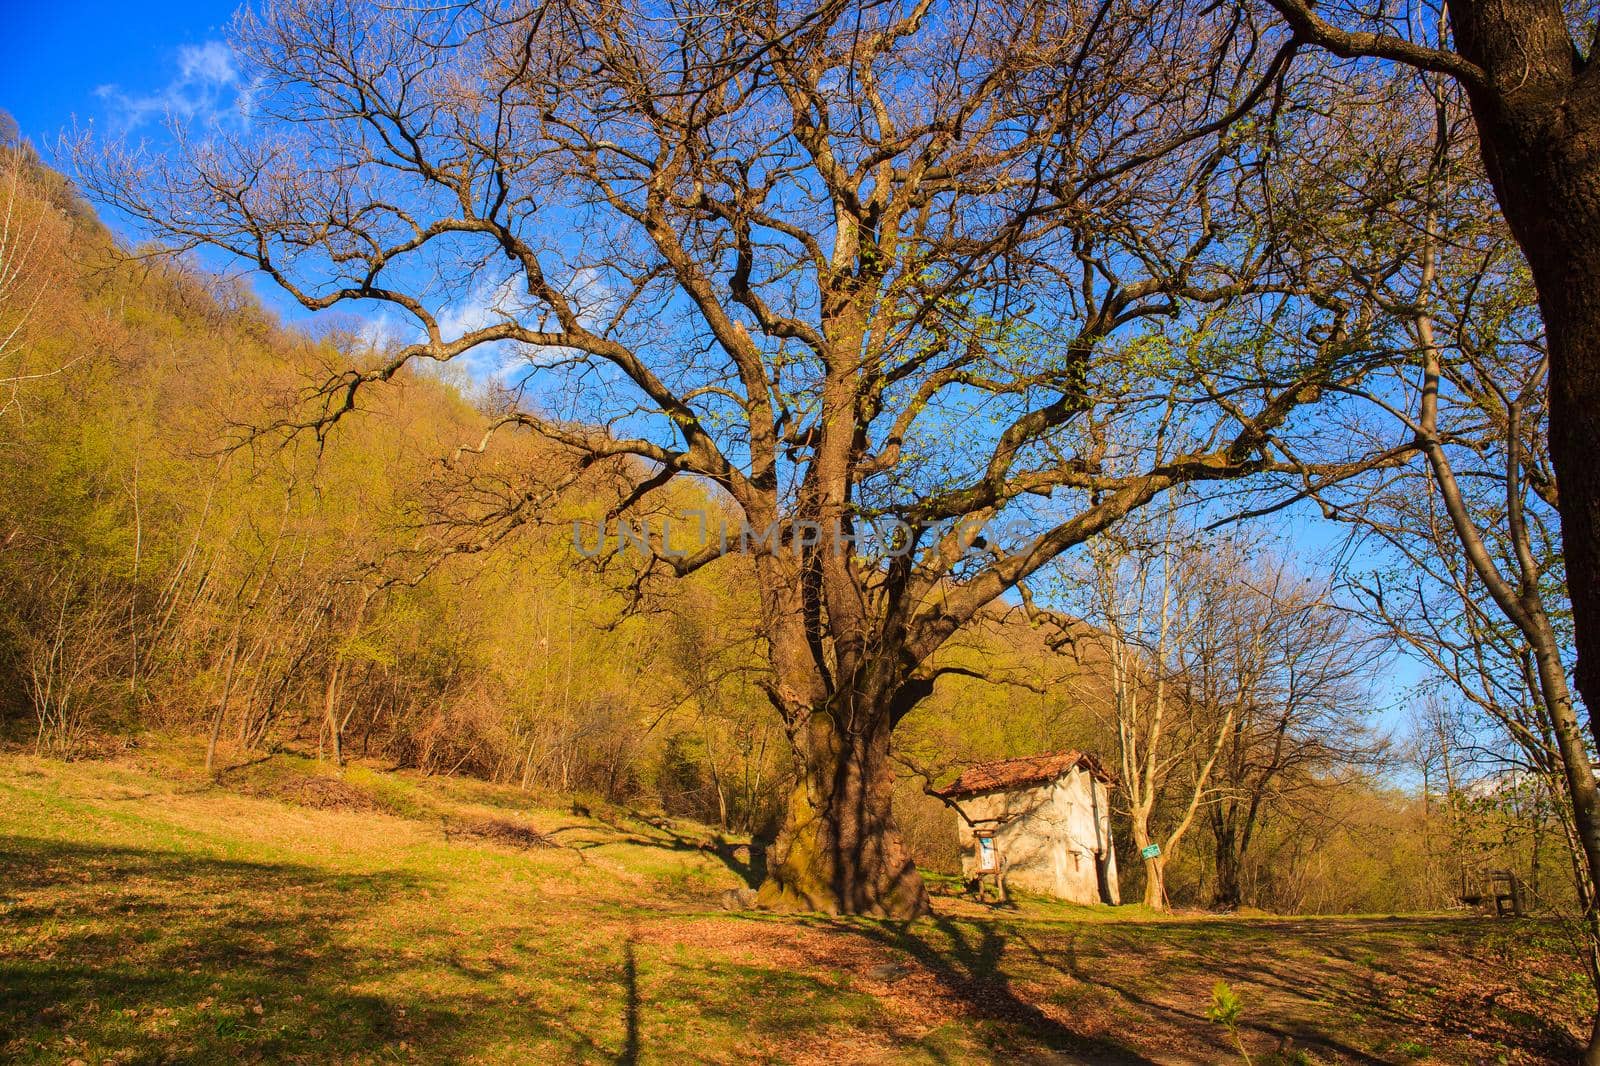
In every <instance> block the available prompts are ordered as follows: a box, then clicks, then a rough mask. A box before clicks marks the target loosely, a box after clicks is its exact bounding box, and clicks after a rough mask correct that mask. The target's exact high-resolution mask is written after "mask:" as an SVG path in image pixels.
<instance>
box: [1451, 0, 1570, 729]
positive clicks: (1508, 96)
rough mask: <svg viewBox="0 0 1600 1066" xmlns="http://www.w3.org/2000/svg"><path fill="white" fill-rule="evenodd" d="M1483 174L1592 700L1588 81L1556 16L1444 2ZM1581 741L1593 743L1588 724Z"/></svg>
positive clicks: (1528, 6)
mask: <svg viewBox="0 0 1600 1066" xmlns="http://www.w3.org/2000/svg"><path fill="white" fill-rule="evenodd" d="M1450 15H1451V24H1452V28H1453V29H1454V31H1455V36H1456V41H1457V47H1458V50H1459V51H1460V52H1461V54H1462V55H1464V56H1466V57H1467V58H1469V59H1471V60H1473V61H1474V62H1475V63H1477V64H1478V65H1479V66H1480V67H1482V68H1483V69H1484V70H1485V71H1486V72H1488V76H1487V79H1486V80H1485V81H1484V82H1483V83H1482V84H1478V85H1468V86H1467V92H1468V96H1469V98H1470V100H1471V104H1472V115H1473V119H1474V122H1475V124H1476V126H1477V128H1478V139H1479V144H1480V146H1481V150H1482V154H1483V163H1484V168H1485V170H1486V171H1487V172H1488V175H1489V180H1490V181H1491V182H1492V183H1493V185H1494V190H1495V196H1496V199H1498V200H1499V202H1500V206H1501V208H1502V209H1503V210H1504V212H1505V216H1506V222H1507V223H1508V224H1509V226H1510V227H1511V232H1512V235H1513V236H1514V237H1515V238H1516V240H1517V243H1518V245H1520V246H1521V248H1522V251H1523V254H1524V255H1526V256H1527V258H1528V265H1529V267H1530V269H1531V272H1532V274H1533V280H1534V286H1535V288H1536V289H1537V290H1538V294H1539V308H1540V311H1541V313H1542V315H1543V318H1544V325H1545V336H1546V340H1547V343H1548V345H1549V350H1550V458H1551V462H1552V464H1553V465H1554V466H1555V470H1556V478H1557V484H1558V486H1559V496H1558V502H1557V510H1559V511H1560V513H1561V534H1562V547H1563V553H1564V556H1565V560H1566V567H1567V587H1568V590H1569V593H1570V595H1571V598H1572V613H1573V620H1574V623H1575V626H1574V628H1575V630H1576V644H1577V651H1578V665H1577V672H1576V680H1577V687H1578V691H1579V692H1580V693H1582V694H1583V697H1584V702H1585V703H1586V704H1587V705H1588V706H1589V707H1594V706H1596V705H1597V703H1600V462H1596V461H1595V449H1596V445H1597V442H1600V79H1597V77H1596V75H1597V74H1600V71H1594V70H1588V69H1583V68H1580V67H1579V64H1580V62H1581V61H1580V59H1579V57H1578V56H1577V55H1576V54H1575V52H1574V50H1573V47H1572V43H1571V40H1570V37H1569V36H1568V33H1567V27H1566V23H1565V20H1564V19H1563V18H1562V17H1561V12H1560V9H1559V7H1557V8H1555V9H1554V10H1553V11H1551V10H1549V9H1548V8H1547V7H1546V5H1545V4H1543V3H1540V2H1538V0H1530V2H1525V3H1518V4H1507V5H1499V4H1494V5H1490V4H1483V3H1476V2H1471V3H1469V2H1462V0H1458V2H1456V3H1453V4H1451V5H1450ZM1589 729H1590V732H1591V735H1592V736H1593V737H1594V738H1595V739H1596V741H1597V742H1600V729H1597V727H1596V724H1595V720H1594V716H1593V715H1591V716H1590V721H1589Z"/></svg>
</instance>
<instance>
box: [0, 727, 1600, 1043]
mask: <svg viewBox="0 0 1600 1066" xmlns="http://www.w3.org/2000/svg"><path fill="white" fill-rule="evenodd" d="M201 757H202V753H201V750H200V747H199V745H197V744H196V743H194V742H190V741H173V740H168V739H162V738H160V737H154V736H149V737H145V738H143V739H142V740H141V742H140V744H139V745H138V746H137V747H135V748H133V749H131V750H129V751H127V752H125V753H124V754H122V755H120V756H117V757H116V758H114V759H110V760H106V761H98V762H76V763H61V762H56V761H53V760H47V759H40V758H36V757H31V756H25V755H16V754H12V755H6V756H4V757H3V758H0V877H3V884H4V885H5V895H4V897H3V900H0V989H3V992H0V1057H4V1058H5V1059H6V1060H8V1061H13V1062H61V1061H78V1062H85V1063H87V1062H185V1061H186V1062H219V1061H246V1062H248V1061H259V1060H271V1061H290V1062H326V1061H345V1062H377V1061H385V1062H392V1061H443V1060H450V1061H465V1062H508V1063H509V1062H529V1061H537V1062H663V1063H667V1062H680V1061H684V1060H685V1059H687V1058H694V1059H696V1060H700V1061H708V1062H727V1063H744V1062H784V1063H806V1062H816V1063H824V1062H826V1063H838V1062H852V1063H856V1062H871V1063H880V1062H881V1063H887V1062H950V1061H968V1062H974V1061H992V1062H1118V1063H1122V1062H1161V1063H1196V1064H1198V1063H1214V1062H1223V1061H1229V1060H1230V1059H1231V1058H1233V1057H1234V1056H1235V1054H1236V1053H1235V1052H1234V1051H1232V1049H1231V1048H1230V1045H1229V1044H1228V1040H1227V1036H1226V1034H1225V1033H1224V1032H1223V1031H1222V1030H1221V1029H1220V1028H1219V1027H1218V1026H1216V1025H1214V1024H1212V1023H1210V1022H1208V1021H1207V1020H1206V1017H1205V1011H1206V1009H1207V1006H1208V1004H1209V1001H1210V994H1211V988H1212V985H1213V983H1214V982H1216V981H1217V980H1219V979H1223V980H1227V981H1228V982H1230V983H1231V984H1232V986H1233V988H1234V989H1235V990H1236V991H1237V992H1238V993H1239V995H1240V996H1241V998H1242V999H1243V1002H1244V1004H1245V1010H1244V1029H1243V1036H1244V1040H1245V1045H1246V1047H1247V1049H1248V1050H1249V1051H1250V1052H1251V1053H1252V1055H1254V1056H1255V1061H1256V1062H1257V1063H1265V1062H1277V1063H1290V1062H1293V1063H1313V1062H1323V1063H1335V1062H1337V1063H1358V1062H1359V1063H1373V1062H1384V1063H1461V1062H1469V1061H1472V1062H1476V1061H1496V1062H1508V1063H1532V1062H1556V1061H1563V1056H1564V1055H1566V1054H1569V1053H1570V1052H1569V1050H1564V1049H1570V1047H1571V1046H1572V1045H1571V1043H1570V1041H1571V1040H1572V1039H1573V1037H1574V1035H1575V1034H1576V1033H1577V1032H1578V1027H1579V1024H1580V1018H1581V1016H1582V1014H1581V1011H1582V1004H1581V1002H1580V1001H1581V998H1582V997H1581V988H1582V979H1581V975H1580V974H1578V973H1577V972H1576V970H1575V969H1573V967H1572V965H1571V962H1570V960H1569V958H1568V957H1567V956H1566V955H1565V954H1564V951H1565V943H1564V938H1563V936H1562V934H1561V932H1560V930H1559V928H1557V927H1555V926H1552V925H1548V924H1545V923H1533V922H1525V923H1520V924H1517V925H1515V926H1513V925H1510V924H1499V923H1495V922H1490V921H1482V920H1461V919H1450V918H1428V917H1406V918H1396V917H1352V918H1336V919H1276V918H1255V919H1253V918H1227V919H1223V918H1216V917H1203V916H1195V915H1179V916H1176V917H1169V918H1159V919H1158V918H1156V917H1154V916H1152V915H1149V914H1147V913H1144V912H1141V911H1140V910H1139V909H1137V908H1120V909H1117V910H1114V911H1110V910H1104V909H1084V908H1074V907H1070V906H1066V905H1060V904H1052V903H1045V902H1042V901H1038V900H1024V901H1023V903H1022V904H1021V906H1020V907H1019V908H1017V909H1016V910H1012V911H996V910H991V909H989V908H987V907H982V906H979V905H977V904H974V903H970V902H965V901H960V900H955V899H950V898H940V899H939V900H937V914H936V916H935V918H934V919H933V920H931V921H923V922H916V923H911V924H894V923H879V922H873V921H865V920H846V919H826V918H781V917H777V916H772V915H766V914H762V913H759V912H752V911H733V912H730V911H726V910H724V909H722V908H723V905H724V903H723V901H724V899H725V897H726V894H727V893H728V891H729V890H730V889H738V888H740V887H742V886H744V885H745V884H746V883H747V879H748V878H749V877H750V876H751V870H750V868H749V865H748V862H747V858H748V854H747V852H746V851H744V850H743V849H741V848H737V847H732V846H730V847H724V848H721V849H720V850H719V849H717V848H716V847H715V842H716V840H717V839H718V838H717V837H716V835H715V834H714V833H713V831H712V830H709V829H707V828H704V827H702V826H699V825H696V824H694V823H691V822H687V821H682V820H666V819H661V818H659V817H647V816H643V815H640V814H638V813H636V812H633V811H630V810H629V809H628V808H626V807H623V806H604V807H601V806H596V807H593V808H591V809H589V812H588V813H589V815H591V816H584V815H582V814H574V813H572V812H571V810H570V809H566V808H563V807H561V806H556V805H554V802H555V801H554V800H552V799H551V798H550V797H538V796H533V795H530V794H527V793H523V792H521V791H518V790H515V789H509V788H503V787H498V786H493V785H487V784H482V783H478V782H471V781H464V780H459V779H448V778H438V777H423V776H420V775H417V774H414V773H398V774H391V773H384V772H381V771H379V770H376V769H373V768H371V767H366V766H354V767H351V768H350V769H349V770H347V771H346V774H345V776H344V777H343V778H342V779H340V778H336V777H333V776H324V775H322V774H320V773H319V772H318V770H317V767H316V764H315V763H312V762H310V761H307V760H303V759H298V758H295V757H289V756H278V757H274V758H271V759H267V760H264V761H259V762H256V763H253V764H251V765H247V766H242V767H240V768H238V769H236V770H234V771H231V772H229V773H228V774H226V775H224V777H223V780H222V782H221V783H220V784H218V785H213V784H210V783H208V781H207V779H206V777H205V775H204V774H203V772H202V770H201V764H200V760H201ZM547 804H548V805H547ZM708 849H709V850H708ZM1535 1004H1537V1006H1535Z"/></svg>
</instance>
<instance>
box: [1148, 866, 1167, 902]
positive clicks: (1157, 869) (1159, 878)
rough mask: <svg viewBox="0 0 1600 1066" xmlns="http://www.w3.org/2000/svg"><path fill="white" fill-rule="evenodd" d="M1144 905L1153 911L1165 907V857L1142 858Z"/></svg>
mask: <svg viewBox="0 0 1600 1066" xmlns="http://www.w3.org/2000/svg"><path fill="white" fill-rule="evenodd" d="M1144 905H1145V906H1146V907H1149V908H1150V909H1151V910H1153V911H1164V910H1166V909H1167V857H1166V856H1165V855H1157V856H1156V857H1155V858H1153V859H1146V860H1144Z"/></svg>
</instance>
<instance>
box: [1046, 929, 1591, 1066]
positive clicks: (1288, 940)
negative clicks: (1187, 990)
mask: <svg viewBox="0 0 1600 1066" xmlns="http://www.w3.org/2000/svg"><path fill="white" fill-rule="evenodd" d="M1441 928H1443V929H1444V930H1445V931H1454V930H1453V927H1452V926H1451V925H1448V924H1445V925H1443V926H1442V927H1441V923H1440V922H1438V921H1436V920H1430V919H1385V920H1381V921H1373V922H1360V923H1358V922H1355V921H1349V920H1339V919H1332V920H1328V921H1325V922H1322V923H1319V924H1312V923H1309V922H1306V921H1282V922H1279V921H1272V920H1261V919H1250V920H1247V921H1238V922H1234V921H1226V920H1218V919H1209V920H1206V921H1201V922H1181V921H1164V922H1153V923H1141V924H1139V925H1136V926H1128V927H1123V928H1122V929H1119V930H1117V931H1115V932H1113V931H1112V930H1109V929H1105V928H1097V929H1095V930H1094V933H1095V934H1097V942H1096V943H1095V945H1094V947H1093V948H1092V949H1090V950H1085V948H1084V944H1083V941H1084V939H1085V935H1086V931H1085V930H1083V929H1079V928H1074V927H1071V926H1063V927H1061V928H1060V929H1059V930H1053V931H1050V932H1048V933H1041V934H1036V935H1034V936H1032V937H1030V936H1028V935H1026V934H1024V933H1023V932H1022V931H1020V930H1019V931H1017V933H1016V939H1017V942H1018V944H1019V946H1021V947H1023V948H1024V949H1026V951H1027V952H1028V953H1029V955H1030V956H1031V957H1032V958H1033V960H1034V961H1035V962H1036V963H1038V964H1039V965H1041V966H1043V967H1045V968H1048V969H1049V970H1052V971H1054V972H1056V973H1059V974H1061V975H1062V976H1064V977H1067V978H1069V979H1071V980H1073V981H1076V982H1081V983H1083V984H1085V985H1091V986H1096V987H1099V988H1103V989H1105V990H1107V991H1109V992H1111V993H1114V994H1115V995H1117V996H1118V997H1120V998H1121V999H1122V1000H1124V1001H1125V1002H1127V1003H1129V1004H1132V1005H1135V1006H1137V1007H1139V1008H1142V1009H1143V1010H1145V1011H1147V1012H1149V1014H1150V1015H1151V1016H1153V1017H1154V1018H1155V1019H1157V1020H1158V1021H1160V1022H1162V1023H1163V1024H1166V1025H1169V1026H1171V1027H1173V1028H1174V1029H1175V1030H1177V1029H1181V1030H1188V1031H1190V1032H1204V1031H1207V1030H1214V1028H1215V1027H1214V1025H1213V1024H1212V1023H1211V1022H1210V1020H1209V1019H1208V1018H1207V1017H1206V1016H1205V1013H1204V1011H1205V1003H1204V1001H1203V1000H1198V999H1191V1001H1190V1002H1188V1003H1187V1005H1185V1003H1184V1002H1182V996H1181V994H1179V995H1170V994H1169V995H1160V994H1158V993H1157V992H1156V991H1154V990H1153V989H1154V988H1157V987H1160V982H1161V981H1162V980H1163V974H1164V973H1165V972H1167V970H1168V969H1171V970H1174V971H1177V972H1178V973H1181V974H1183V975H1186V976H1187V977H1189V978H1192V979H1198V977H1199V975H1203V977H1204V981H1203V982H1202V983H1204V984H1209V983H1210V982H1213V981H1217V980H1222V981H1226V982H1228V983H1229V984H1230V985H1232V986H1233V987H1235V988H1236V989H1237V990H1238V991H1240V992H1241V993H1242V994H1243V995H1244V997H1245V1000H1246V1007H1247V1010H1246V1017H1245V1019H1244V1021H1243V1023H1242V1028H1243V1029H1245V1030H1247V1031H1254V1032H1257V1033H1260V1034H1262V1035H1263V1036H1265V1037H1268V1038H1270V1039H1271V1040H1272V1041H1273V1042H1275V1043H1277V1044H1278V1045H1279V1046H1280V1047H1298V1048H1303V1049H1306V1050H1308V1051H1310V1052H1312V1053H1313V1054H1319V1055H1323V1056H1336V1057H1338V1058H1339V1059H1340V1060H1341V1061H1348V1062H1356V1063H1368V1064H1373V1066H1377V1064H1381V1063H1385V1062H1387V1061H1390V1060H1388V1059H1385V1058H1381V1057H1378V1056H1376V1055H1374V1054H1373V1053H1372V1052H1370V1051H1368V1050H1364V1049H1362V1048H1361V1047H1357V1046H1356V1045H1354V1044H1352V1043H1350V1042H1349V1041H1348V1040H1347V1039H1345V1038H1344V1037H1343V1036H1342V1035H1341V1030H1342V1028H1343V1027H1345V1026H1352V1027H1357V1028H1359V1029H1361V1030H1362V1031H1363V1032H1365V1033H1366V1034H1367V1035H1368V1036H1371V1037H1378V1038H1381V1037H1382V1035H1383V1033H1384V1031H1385V1030H1388V1032H1389V1033H1390V1034H1392V1035H1393V1037H1394V1038H1395V1039H1401V1038H1411V1037H1413V1036H1414V1035H1415V1034H1416V1032H1417V1031H1418V1029H1417V1027H1418V1024H1419V1022H1427V1023H1428V1024H1429V1027H1430V1028H1434V1029H1437V1030H1439V1031H1443V1032H1446V1033H1451V1032H1453V1033H1454V1034H1455V1035H1459V1036H1463V1037H1470V1038H1480V1037H1484V1028H1485V1026H1486V1025H1487V1024H1488V1020H1487V1018H1486V1016H1485V1015H1484V1014H1483V1012H1482V1010H1481V1008H1480V1009H1478V1010H1475V1009H1473V1008H1472V1007H1466V1008H1465V1009H1462V1005H1461V1004H1454V1003H1450V1002H1449V1001H1448V999H1449V997H1446V1001H1445V1002H1442V1003H1427V1002H1426V1001H1425V1000H1424V1001H1422V1002H1419V1001H1418V997H1416V996H1415V995H1413V993H1414V992H1415V991H1416V987H1415V986H1416V984H1417V982H1416V980H1415V979H1416V977H1417V974H1416V973H1415V972H1414V971H1413V969H1412V968H1411V966H1410V965H1409V964H1410V963H1411V962H1413V961H1414V958H1415V956H1416V954H1417V953H1418V951H1419V950H1420V949H1419V947H1418V946H1417V945H1418V944H1420V943H1426V942H1427V940H1426V939H1423V940H1419V939H1418V938H1431V937H1433V936H1436V935H1438V933H1439V932H1440V931H1441ZM1312 949H1315V950H1314V951H1313V950H1312ZM1108 953H1110V954H1113V955H1120V956H1122V957H1123V959H1124V960H1129V959H1139V960H1141V962H1140V964H1139V965H1138V966H1136V967H1134V970H1135V972H1131V973H1130V972H1129V970H1130V967H1129V966H1127V965H1122V964H1118V963H1117V962H1116V960H1111V959H1108V958H1107V957H1106V956H1107V954H1108ZM1313 956H1314V957H1313ZM1146 960H1149V961H1146ZM1380 974H1384V975H1390V976H1393V977H1394V978H1396V979H1397V981H1398V983H1399V985H1400V991H1401V993H1402V995H1401V996H1400V997H1398V998H1397V996H1396V993H1395V989H1394V988H1386V987H1384V986H1383V985H1382V984H1381V983H1379V982H1377V981H1375V980H1374V978H1375V976H1376V975H1380ZM1263 994H1264V995H1263ZM1429 1007H1435V1008H1442V1009H1441V1010H1438V1011H1430V1010H1428V1008H1429ZM1430 1014H1437V1016H1432V1017H1430V1016H1429V1015H1430ZM1464 1020H1466V1021H1467V1024H1463V1021H1464ZM1496 1035H1497V1036H1499V1037H1500V1038H1502V1039H1508V1040H1509V1042H1511V1043H1512V1045H1513V1046H1520V1047H1521V1048H1522V1049H1523V1050H1526V1051H1529V1052H1532V1053H1534V1054H1538V1055H1541V1056H1546V1055H1547V1056H1549V1057H1551V1058H1552V1059H1553V1060H1555V1061H1561V1060H1564V1059H1565V1058H1566V1057H1567V1056H1568V1055H1570V1054H1574V1053H1575V1052H1576V1050H1577V1048H1576V1045H1575V1044H1573V1042H1572V1041H1571V1038H1570V1036H1569V1035H1568V1034H1567V1033H1566V1032H1565V1031H1564V1029H1563V1028H1562V1026H1561V1025H1560V1023H1559V1022H1557V1021H1556V1020H1554V1019H1552V1018H1541V1019H1530V1024H1528V1025H1525V1026H1519V1027H1518V1031H1516V1032H1515V1033H1497V1034H1496ZM1492 1042H1493V1038H1492V1037H1490V1038H1486V1039H1485V1043H1492ZM1218 1048H1219V1053H1225V1052H1226V1046H1225V1045H1222V1044H1220V1043H1219V1044H1218Z"/></svg>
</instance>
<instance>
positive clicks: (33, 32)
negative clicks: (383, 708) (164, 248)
mask: <svg viewBox="0 0 1600 1066" xmlns="http://www.w3.org/2000/svg"><path fill="white" fill-rule="evenodd" d="M0 7H3V9H4V11H5V18H4V22H5V27H6V30H5V34H4V36H5V38H6V43H5V44H4V45H3V46H0V107H3V108H5V109H6V110H7V111H10V112H11V114H12V115H13V116H15V118H16V120H17V123H18V125H20V126H21V127H22V132H23V133H24V134H25V135H26V136H28V137H30V138H31V139H32V140H33V142H34V143H35V144H36V145H38V146H39V147H40V148H41V149H48V147H49V145H50V144H52V143H53V142H54V140H55V137H56V135H57V134H58V133H59V132H60V131H61V129H62V128H63V127H64V126H67V125H69V124H70V123H71V122H72V121H73V120H74V117H76V119H77V121H79V122H85V121H88V120H91V119H92V120H93V121H94V123H95V125H96V126H105V125H108V124H109V125H112V126H116V125H119V124H121V125H132V126H146V125H148V126H151V127H155V126H156V125H157V124H158V123H159V119H160V114H161V111H162V110H163V109H164V107H166V106H178V107H181V106H185V105H186V104H188V105H203V104H207V103H209V104H212V105H216V104H218V103H226V104H231V102H232V98H233V96H234V95H236V92H237V89H238V86H235V85H230V84H229V83H228V79H227V77H226V75H227V69H226V67H224V66H223V64H225V63H227V62H228V53H227V50H226V47H225V46H224V45H223V44H222V41H223V38H224V36H225V33H226V29H227V24H228V21H229V20H230V19H231V18H232V16H233V12H234V10H235V9H236V8H237V5H236V4H233V3H226V2H223V3H208V2H205V0H186V2H176V3H160V4H129V3H107V2H104V0H93V2H83V0H69V2H68V3H64V4H57V3H47V2H46V3H41V2H38V0H4V3H3V4H0ZM208 45H209V46H210V47H207V46H208ZM46 154H47V155H48V152H47V153H46Z"/></svg>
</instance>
